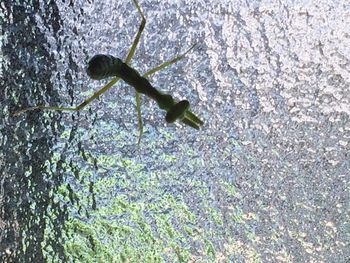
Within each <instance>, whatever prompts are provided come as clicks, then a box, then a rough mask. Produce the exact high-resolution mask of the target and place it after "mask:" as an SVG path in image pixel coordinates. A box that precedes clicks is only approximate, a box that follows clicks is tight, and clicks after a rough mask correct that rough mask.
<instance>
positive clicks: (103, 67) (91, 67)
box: [13, 0, 203, 143]
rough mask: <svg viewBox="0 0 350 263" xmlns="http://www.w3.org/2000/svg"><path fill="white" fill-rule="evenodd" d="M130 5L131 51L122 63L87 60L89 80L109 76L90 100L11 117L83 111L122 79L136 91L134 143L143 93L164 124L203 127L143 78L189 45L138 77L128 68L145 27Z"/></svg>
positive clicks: (186, 108)
mask: <svg viewBox="0 0 350 263" xmlns="http://www.w3.org/2000/svg"><path fill="white" fill-rule="evenodd" d="M132 2H133V4H134V5H135V7H136V9H137V11H138V13H139V14H140V16H141V24H140V26H139V29H138V31H137V33H136V36H135V38H134V41H133V43H132V45H131V48H130V50H129V52H128V54H127V57H126V59H125V60H124V62H123V61H122V60H121V59H119V58H115V57H113V56H111V55H104V54H98V55H95V56H93V57H92V58H91V60H90V61H89V62H88V66H87V69H86V71H87V74H88V76H89V77H90V78H92V79H94V80H101V79H105V78H109V77H113V79H112V80H111V81H109V82H108V83H107V84H106V85H105V86H104V87H102V88H101V89H100V90H98V91H96V92H95V93H94V94H93V95H92V96H91V97H89V98H87V99H86V100H84V101H83V102H82V103H80V104H79V105H78V106H76V107H56V106H43V105H38V106H34V107H29V108H25V109H22V110H19V111H17V112H15V113H14V114H13V115H19V114H22V113H24V112H27V111H31V110H37V109H41V110H55V111H79V110H81V109H82V108H84V107H85V106H86V105H88V104H89V103H91V102H92V101H93V100H95V99H96V98H98V97H99V96H100V95H102V94H103V93H105V92H106V91H107V90H109V89H110V88H111V87H112V86H113V85H115V84H116V83H117V82H118V81H119V80H120V79H122V80H124V82H126V83H127V84H129V85H130V86H133V87H134V88H135V90H136V110H137V115H138V126H139V140H138V143H140V141H141V137H142V134H143V123H142V117H141V103H140V94H144V95H146V96H148V97H150V98H152V99H153V100H155V101H156V102H157V104H158V107H159V108H161V109H163V110H165V111H166V116H165V120H166V122H168V123H173V122H175V121H176V120H179V121H181V122H183V123H184V124H186V125H188V126H190V127H192V128H194V129H197V130H198V129H199V128H200V126H201V125H203V121H201V120H200V119H199V118H198V117H197V116H196V115H195V114H193V113H192V112H191V111H190V110H189V108H190V103H189V102H188V100H182V101H180V102H175V100H174V99H173V97H172V96H171V95H169V94H165V93H163V92H161V91H159V90H157V89H156V88H154V87H153V86H152V85H151V83H150V82H149V81H148V80H147V79H146V77H147V76H150V75H152V74H154V73H155V72H157V71H160V70H161V69H163V68H165V67H167V66H169V65H172V64H174V63H176V62H177V61H179V60H181V59H182V58H184V56H185V55H186V54H188V53H189V52H190V51H191V50H192V49H193V48H194V47H195V45H193V46H192V47H191V48H190V49H188V50H187V51H186V52H185V53H183V54H181V55H179V56H177V57H175V58H173V59H171V60H168V61H166V62H164V63H162V64H160V65H159V66H157V67H155V68H153V69H151V70H149V71H147V72H146V73H144V74H143V75H142V76H141V75H140V73H139V72H138V71H136V70H135V69H134V68H132V67H130V66H129V64H130V61H131V59H132V57H133V55H134V53H135V50H136V47H137V45H138V43H139V41H140V37H141V34H142V31H143V30H144V28H145V25H146V19H145V16H144V14H143V12H142V10H141V7H140V5H139V3H138V1H137V0H132Z"/></svg>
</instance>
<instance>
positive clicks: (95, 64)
mask: <svg viewBox="0 0 350 263" xmlns="http://www.w3.org/2000/svg"><path fill="white" fill-rule="evenodd" d="M122 63H123V62H122V61H121V60H120V59H119V58H115V57H113V56H111V55H103V54H98V55H95V56H93V57H92V58H91V59H90V61H89V63H88V67H87V69H86V72H87V74H88V75H89V77H90V78H92V79H97V80H100V79H104V78H108V77H115V76H116V75H117V73H118V71H119V69H120V67H121V64H122Z"/></svg>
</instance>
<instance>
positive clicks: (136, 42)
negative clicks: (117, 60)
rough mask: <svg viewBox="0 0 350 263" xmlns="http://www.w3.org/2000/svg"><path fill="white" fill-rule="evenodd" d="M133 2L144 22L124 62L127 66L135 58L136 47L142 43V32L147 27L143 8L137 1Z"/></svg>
mask: <svg viewBox="0 0 350 263" xmlns="http://www.w3.org/2000/svg"><path fill="white" fill-rule="evenodd" d="M132 1H133V2H134V5H135V6H136V8H137V11H138V12H139V13H140V15H141V18H142V20H141V24H140V27H139V30H138V31H137V34H136V36H135V39H134V41H133V43H132V45H131V48H130V50H129V52H128V55H127V56H126V59H125V61H124V63H126V64H129V63H130V61H131V59H132V57H133V56H134V54H135V50H136V47H137V45H138V43H139V41H140V37H141V34H142V31H143V29H144V28H145V25H146V19H145V16H144V14H143V12H142V10H141V7H140V5H139V3H138V2H137V0H132Z"/></svg>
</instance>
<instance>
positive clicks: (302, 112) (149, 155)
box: [0, 0, 350, 263]
mask: <svg viewBox="0 0 350 263" xmlns="http://www.w3.org/2000/svg"><path fill="white" fill-rule="evenodd" d="M75 2H77V3H74V5H73V4H72V3H67V1H66V3H61V2H58V1H57V3H56V4H57V8H58V11H57V13H58V14H56V13H55V14H56V15H59V16H60V22H59V26H57V27H58V28H59V30H58V31H57V32H58V33H57V32H56V29H55V23H52V24H46V22H45V21H43V20H42V19H40V16H36V23H37V25H38V28H40V30H41V32H43V33H45V40H46V41H47V43H48V44H47V46H46V48H47V50H48V52H49V53H50V55H51V56H52V58H54V60H55V61H56V65H55V67H56V68H55V70H56V72H57V73H55V72H52V76H51V80H52V83H53V84H52V85H53V86H54V88H56V89H59V92H58V93H59V96H57V98H58V99H59V100H60V101H61V102H60V103H61V104H62V105H67V104H70V103H71V102H72V101H73V103H74V104H77V103H79V102H81V101H82V100H83V99H84V98H86V97H87V96H88V95H89V94H92V92H93V90H96V89H98V88H99V87H102V84H103V82H102V81H101V82H97V81H92V80H89V79H88V78H87V76H86V74H85V69H84V67H85V65H86V62H87V61H88V58H90V57H91V56H92V55H94V54H96V53H110V54H111V55H114V56H117V57H121V58H124V57H125V56H126V53H127V50H128V48H129V47H130V45H131V42H132V37H133V36H134V34H135V32H136V30H137V28H138V23H139V21H140V19H139V17H138V14H137V12H136V10H135V9H134V7H133V5H132V3H131V1H111V0H110V1H103V2H102V1H101V2H100V1H91V3H89V2H87V1H75ZM41 5H43V4H42V3H41ZM140 5H141V7H142V9H143V10H144V13H145V16H146V18H147V24H146V28H145V31H144V33H143V35H142V38H141V42H140V45H139V48H138V49H137V52H136V54H135V57H134V59H133V61H132V65H133V66H135V68H137V69H138V70H140V72H145V71H146V70H149V69H150V68H152V67H155V66H156V65H158V64H159V63H160V62H162V61H164V60H166V59H170V58H172V57H173V56H175V55H176V54H179V53H181V52H183V51H185V50H186V49H187V48H188V47H190V46H191V45H192V44H193V43H196V42H197V43H199V48H198V49H196V50H194V51H193V52H191V53H190V54H189V55H188V56H187V57H186V58H185V59H184V60H182V61H180V62H178V63H177V64H176V65H173V66H171V67H169V68H167V69H165V70H163V71H162V72H160V73H157V74H155V75H154V76H152V77H151V78H150V79H151V81H152V83H153V84H154V86H156V87H159V88H160V89H162V90H163V91H166V92H169V93H171V94H172V95H174V96H175V97H176V98H177V99H179V100H180V99H184V98H186V99H188V100H189V101H190V103H191V107H192V108H191V109H192V110H193V112H194V113H196V114H197V115H198V116H200V117H201V118H202V119H203V120H204V121H205V125H204V126H203V129H202V130H201V131H199V132H198V131H195V130H192V129H190V128H188V127H183V126H181V125H166V124H165V121H164V112H161V111H160V110H159V109H157V107H156V104H155V103H154V102H152V101H150V100H149V99H147V98H144V97H142V105H143V107H142V112H143V117H144V119H143V120H144V125H145V133H144V136H143V138H142V142H141V146H140V147H138V146H137V144H136V142H137V136H138V130H137V118H136V111H135V102H134V92H133V90H132V89H131V88H130V87H127V86H126V85H125V84H123V83H118V84H117V86H116V87H115V88H114V89H112V90H110V91H108V92H107V93H106V94H105V95H104V96H102V97H101V99H100V100H99V101H96V102H94V103H93V104H92V105H91V107H90V108H89V110H88V111H82V112H81V113H80V114H75V115H73V117H72V114H71V113H67V114H65V115H63V116H62V118H61V122H60V123H61V125H65V128H64V129H65V131H64V132H60V133H58V131H54V133H55V134H56V136H58V137H59V138H56V139H57V143H56V144H55V146H51V151H53V152H56V153H59V154H58V155H57V154H56V155H54V156H56V157H55V158H58V157H57V156H60V158H63V156H64V162H66V163H67V164H69V165H70V167H71V168H70V169H66V175H65V180H66V181H67V182H70V183H71V185H72V187H73V188H74V189H75V190H74V191H75V192H76V193H78V195H79V196H80V198H81V199H83V197H84V196H88V197H87V199H89V198H90V197H91V196H90V195H89V191H87V192H84V191H85V190H84V188H83V187H82V185H83V184H84V183H85V184H88V183H87V181H89V182H90V183H93V185H95V186H96V187H98V185H99V184H101V185H103V187H104V188H105V192H103V193H102V192H97V193H96V192H95V193H94V194H93V196H92V197H91V198H92V199H94V201H91V202H92V207H93V208H96V206H97V207H98V208H104V207H106V208H107V210H108V207H110V205H111V204H110V202H111V200H113V198H116V197H118V196H120V195H122V196H123V198H124V199H125V200H126V202H129V203H130V202H131V203H134V202H137V203H138V204H142V205H140V206H137V205H135V207H138V208H137V209H139V211H142V212H141V214H142V216H141V218H142V220H143V222H146V224H147V225H148V226H149V227H150V229H151V232H152V233H153V237H154V238H155V239H156V240H163V241H164V240H165V241H164V242H166V241H167V240H171V237H174V236H175V238H173V240H175V241H174V243H175V244H176V246H173V244H172V243H170V241H169V244H168V247H169V250H164V251H163V252H162V253H163V254H162V257H163V259H164V260H166V261H169V262H173V258H172V257H171V256H169V255H171V254H172V253H173V252H174V251H176V249H175V248H174V247H176V248H177V247H179V248H182V249H186V250H188V252H189V255H188V258H189V259H191V260H193V261H195V260H198V262H327V263H328V262H348V261H349V260H350V252H349V251H350V247H349V242H350V237H349V233H350V225H349V224H350V218H349V217H350V216H349V214H350V213H349V212H350V211H349V200H350V194H349V187H350V185H349V184H350V183H349V181H350V180H349V178H350V173H349V170H350V157H349V150H350V149H349V148H350V142H349V140H350V123H349V115H350V106H349V105H350V91H349V83H350V27H349V24H350V16H349V13H350V4H349V3H348V1H345V0H343V1H291V0H290V1H277V0H273V1H236V0H233V1H232V0H231V1H224V0H222V1H212V2H211V4H208V1H185V0H184V1H148V0H147V1H140ZM38 10H41V9H40V8H39V9H38ZM43 10H44V9H43ZM45 10H46V12H47V14H46V15H52V14H50V8H48V7H45ZM37 12H39V11H37ZM40 12H43V11H40ZM5 60H6V59H5ZM4 67H6V65H5V66H4ZM67 72H69V73H71V74H69V75H68V76H67ZM62 76H64V77H62ZM67 82H68V84H67ZM58 99H57V100H58ZM46 100H47V103H51V104H52V103H53V102H52V101H55V100H52V101H50V100H48V99H47V97H46ZM6 103H7V101H6ZM21 103H23V100H21ZM26 103H27V104H25V103H23V105H22V107H24V106H25V105H33V104H35V103H36V101H35V100H32V99H31V98H28V100H27V102H26ZM12 107H15V106H12ZM4 109H5V113H6V111H7V108H6V107H5V108H4ZM30 116H31V118H33V116H34V115H33V114H31V115H30ZM40 116H41V118H46V119H47V118H48V116H56V115H54V114H53V113H50V115H47V114H44V116H42V115H40ZM26 118H27V119H26ZM12 121H13V122H14V121H16V122H19V123H20V124H21V125H23V123H25V122H27V121H28V117H19V118H17V119H16V120H12ZM3 127H4V128H3V130H2V134H1V135H2V136H4V135H3V134H4V132H3V131H5V130H6V125H5V126H3ZM24 127H25V126H24ZM22 130H23V128H22ZM48 136H49V135H48ZM3 141H4V140H3ZM3 145H5V143H3ZM28 147H30V145H29V146H28ZM5 154H6V153H5ZM0 156H1V155H0ZM50 158H51V157H50ZM0 161H1V159H0ZM2 165H4V164H2ZM51 169H52V168H51ZM77 174H79V176H80V177H79V178H85V179H81V180H80V182H79V180H75V179H74V177H73V175H75V178H77ZM84 176H86V177H84ZM86 178H88V179H86ZM107 178H109V179H111V178H113V180H115V183H113V184H111V185H110V186H108V187H107V185H106V183H104V180H107ZM83 182H84V183H83ZM90 186H91V184H90ZM88 189H90V190H91V187H90V188H88ZM79 190H80V191H81V192H79ZM90 194H91V193H90ZM124 199H123V200H124ZM165 199H166V201H164V200H165ZM169 204H173V205H169ZM174 204H176V205H174ZM70 205H71V204H70ZM155 207H157V208H155ZM174 207H176V209H175V208H174ZM179 207H181V208H179ZM111 210H112V209H109V211H111ZM74 211H75V210H74V209H72V212H71V216H72V217H74V216H75V214H74V213H75V212H74ZM179 211H180V212H179ZM184 211H185V212H184ZM182 212H183V213H184V214H182ZM101 213H102V214H103V212H100V214H98V216H101ZM159 214H161V215H162V216H165V217H166V220H165V222H167V223H168V224H170V225H172V227H173V231H174V232H175V234H174V233H173V234H172V235H170V234H169V233H168V236H167V235H165V234H164V233H161V232H160V229H162V227H160V226H159V224H158V221H157V220H155V219H154V218H156V215H159ZM184 215H185V216H184ZM189 215H191V216H189ZM121 217H122V218H123V220H125V221H123V223H125V222H126V223H125V224H127V225H128V226H130V227H133V228H134V229H135V228H136V229H137V228H138V225H137V224H136V226H135V225H134V223H135V219H134V218H131V219H130V218H128V217H127V216H126V215H123V216H121ZM77 218H82V216H81V215H80V216H77ZM104 218H108V219H109V220H112V221H113V220H116V221H117V222H119V223H120V221H118V220H121V219H120V218H119V217H117V216H116V215H115V216H113V215H111V214H108V215H105V214H104ZM184 218H185V219H184ZM189 218H191V219H189ZM82 220H83V221H84V220H85V221H87V220H86V219H84V217H83V218H82ZM133 220H134V221H133ZM0 223H1V222H0ZM189 233H190V234H189ZM169 236H170V237H169ZM177 237H178V238H177ZM100 238H101V239H103V238H105V239H107V240H108V237H100ZM121 242H123V241H121ZM131 244H133V243H132V241H131ZM134 246H138V243H135V244H134ZM118 249H120V248H118ZM146 249H147V248H146ZM116 250H117V248H116ZM175 254H176V253H175ZM178 261H181V258H180V257H179V256H178Z"/></svg>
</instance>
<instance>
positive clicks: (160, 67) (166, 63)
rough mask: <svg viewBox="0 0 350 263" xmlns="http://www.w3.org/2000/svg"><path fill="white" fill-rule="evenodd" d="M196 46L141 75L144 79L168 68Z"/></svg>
mask: <svg viewBox="0 0 350 263" xmlns="http://www.w3.org/2000/svg"><path fill="white" fill-rule="evenodd" d="M196 45H197V44H194V45H193V46H192V47H190V48H189V49H188V50H187V51H186V52H185V53H183V54H181V55H179V56H177V57H175V58H173V59H170V60H168V61H165V62H164V63H162V64H160V65H159V66H157V67H155V68H153V69H151V70H149V71H147V72H146V73H145V74H143V76H144V77H147V76H149V75H152V74H154V73H156V72H157V71H159V70H161V69H163V68H165V67H167V66H170V65H172V64H174V63H176V62H178V61H179V60H181V59H183V58H184V57H185V56H186V55H187V54H188V53H189V52H190V51H191V50H192V49H193V48H194V47H195V46H196Z"/></svg>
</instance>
